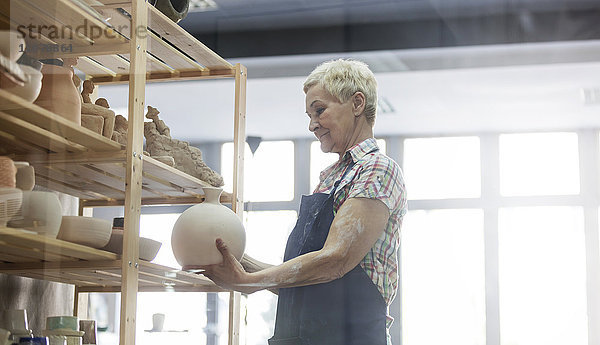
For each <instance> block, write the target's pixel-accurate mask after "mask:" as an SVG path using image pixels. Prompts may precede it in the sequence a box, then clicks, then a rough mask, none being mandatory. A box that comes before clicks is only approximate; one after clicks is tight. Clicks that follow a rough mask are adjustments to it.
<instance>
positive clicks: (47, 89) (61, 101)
mask: <svg viewBox="0 0 600 345" xmlns="http://www.w3.org/2000/svg"><path fill="white" fill-rule="evenodd" d="M42 74H43V75H44V77H43V78H42V90H41V92H40V94H39V96H38V97H37V99H36V101H35V104H37V105H39V106H40V107H42V108H45V109H47V110H49V111H51V112H53V113H55V114H57V115H60V116H62V117H64V118H66V119H68V120H70V121H73V122H75V123H76V124H78V125H81V96H80V95H79V92H78V91H77V88H76V87H75V84H73V70H72V69H70V68H66V67H62V66H57V65H47V64H44V66H43V67H42Z"/></svg>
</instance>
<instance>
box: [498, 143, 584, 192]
mask: <svg viewBox="0 0 600 345" xmlns="http://www.w3.org/2000/svg"><path fill="white" fill-rule="evenodd" d="M500 193H501V194H502V195H504V196H518V195H561V194H578V193H579V154H578V148H577V134H576V133H526V134H503V135H501V136H500Z"/></svg>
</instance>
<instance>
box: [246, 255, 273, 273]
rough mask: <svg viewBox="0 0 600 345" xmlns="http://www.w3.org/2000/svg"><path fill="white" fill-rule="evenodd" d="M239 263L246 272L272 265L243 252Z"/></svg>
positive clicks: (256, 270) (260, 269)
mask: <svg viewBox="0 0 600 345" xmlns="http://www.w3.org/2000/svg"><path fill="white" fill-rule="evenodd" d="M240 263H241V264H242V266H243V267H244V269H245V270H246V272H249V273H254V272H258V271H262V270H264V269H267V268H269V267H273V265H270V264H267V263H264V262H261V261H258V260H256V259H255V258H253V257H251V256H248V255H246V254H244V256H243V257H242V260H241V261H240Z"/></svg>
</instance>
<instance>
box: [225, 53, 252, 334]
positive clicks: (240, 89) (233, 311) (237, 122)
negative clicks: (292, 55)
mask: <svg viewBox="0 0 600 345" xmlns="http://www.w3.org/2000/svg"><path fill="white" fill-rule="evenodd" d="M246 73H247V72H246V67H244V66H243V65H241V64H237V65H235V114H234V129H235V130H234V133H233V156H234V161H233V170H234V171H233V202H232V207H233V211H234V212H235V213H236V214H237V215H238V216H239V217H240V218H241V219H243V216H244V197H243V191H244V174H243V171H244V149H245V147H246V79H247V76H246ZM240 297H241V296H240V293H239V292H230V295H229V340H228V344H229V345H238V344H239V343H240V317H241V315H240Z"/></svg>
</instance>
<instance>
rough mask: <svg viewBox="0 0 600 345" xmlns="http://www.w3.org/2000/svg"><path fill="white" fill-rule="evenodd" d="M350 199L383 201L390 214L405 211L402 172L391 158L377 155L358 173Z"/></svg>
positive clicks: (351, 187) (352, 185) (349, 194)
mask: <svg viewBox="0 0 600 345" xmlns="http://www.w3.org/2000/svg"><path fill="white" fill-rule="evenodd" d="M348 197H349V198H368V199H377V200H381V201H382V202H383V203H384V204H385V205H386V206H387V207H388V209H389V210H390V214H391V213H395V211H397V210H401V209H403V207H404V205H405V203H406V193H405V187H404V179H403V177H402V171H401V170H400V168H399V167H398V164H396V162H394V161H393V160H392V159H390V158H389V157H387V156H384V155H376V156H375V157H373V159H370V160H368V161H367V163H366V164H365V165H364V166H362V167H361V169H360V170H359V171H358V176H355V178H354V181H353V183H352V184H351V186H350V190H349V193H348Z"/></svg>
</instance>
